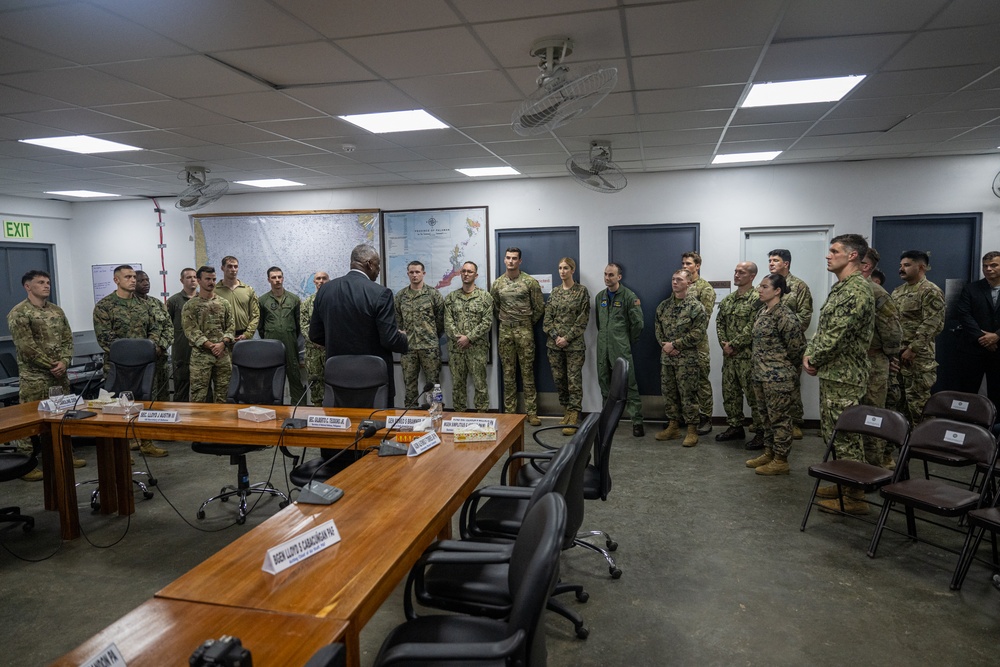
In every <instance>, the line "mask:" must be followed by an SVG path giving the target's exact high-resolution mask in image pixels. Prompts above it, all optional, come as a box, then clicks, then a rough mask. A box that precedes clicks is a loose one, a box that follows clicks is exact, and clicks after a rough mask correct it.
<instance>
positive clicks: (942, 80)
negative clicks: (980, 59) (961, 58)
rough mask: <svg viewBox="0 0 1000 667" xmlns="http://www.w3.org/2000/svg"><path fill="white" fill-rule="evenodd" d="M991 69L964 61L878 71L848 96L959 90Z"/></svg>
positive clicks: (916, 93) (860, 97) (894, 95)
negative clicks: (963, 62)
mask: <svg viewBox="0 0 1000 667" xmlns="http://www.w3.org/2000/svg"><path fill="white" fill-rule="evenodd" d="M991 69H993V67H991V66H989V65H966V66H961V67H932V68H929V69H915V70H910V71H905V72H879V73H878V74H873V75H872V76H870V77H868V78H867V79H865V80H864V81H862V82H861V84H860V85H859V86H858V87H857V88H856V89H855V90H852V91H851V94H850V99H852V100H855V99H868V98H871V97H897V96H900V95H925V94H927V93H951V92H954V91H956V90H960V89H961V88H963V87H965V86H966V85H967V84H969V83H971V82H973V81H975V80H976V79H978V78H980V77H981V76H983V75H984V74H986V73H987V72H989V71H990V70H991Z"/></svg>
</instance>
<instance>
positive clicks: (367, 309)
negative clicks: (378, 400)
mask: <svg viewBox="0 0 1000 667" xmlns="http://www.w3.org/2000/svg"><path fill="white" fill-rule="evenodd" d="M309 340H311V341H312V342H314V343H317V344H319V345H323V346H325V347H326V357H327V358H328V359H329V358H330V357H336V356H339V355H342V354H373V355H375V356H377V357H382V358H383V359H385V364H386V367H387V368H388V369H389V373H390V375H389V379H390V381H389V398H390V403H391V400H392V397H393V395H394V391H393V385H394V384H395V383H394V382H392V353H393V352H399V353H401V354H402V353H404V352H406V351H407V349H409V347H408V344H407V341H406V335H405V334H402V333H400V331H399V325H398V323H397V322H396V312H395V307H394V305H393V298H392V291H391V290H390V289H389V288H387V287H383V286H382V285H379V284H378V283H376V282H373V281H372V280H369V279H368V276H366V275H365V274H363V273H361V272H360V271H350V272H348V273H347V274H346V275H343V276H341V277H339V278H336V279H334V280H331V281H330V282H328V283H326V284H324V285H322V286H321V287H320V288H319V291H318V292H317V293H316V299H315V301H314V302H313V313H312V319H311V320H310V321H309Z"/></svg>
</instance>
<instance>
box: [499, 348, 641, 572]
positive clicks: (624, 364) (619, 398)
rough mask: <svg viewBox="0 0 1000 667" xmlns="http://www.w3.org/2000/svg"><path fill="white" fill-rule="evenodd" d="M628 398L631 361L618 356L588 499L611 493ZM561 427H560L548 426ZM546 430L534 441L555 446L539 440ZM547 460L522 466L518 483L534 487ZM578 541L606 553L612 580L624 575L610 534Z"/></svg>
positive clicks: (590, 469)
mask: <svg viewBox="0 0 1000 667" xmlns="http://www.w3.org/2000/svg"><path fill="white" fill-rule="evenodd" d="M627 398H628V361H626V360H625V359H622V358H621V357H619V358H618V359H616V360H615V363H614V366H612V369H611V382H610V384H609V386H608V398H607V400H605V401H604V407H602V408H601V413H600V414H601V416H600V418H599V419H598V421H597V437H596V438H595V439H594V453H593V458H592V459H591V462H590V463H589V464H587V469H586V470H585V471H584V473H583V497H584V499H586V500H602V501H605V500H607V499H608V494H609V493H610V492H611V444H612V442H613V441H614V438H615V431H617V430H618V424H619V423H620V422H621V418H622V415H623V414H624V413H625V402H626V400H627ZM549 428H559V427H549ZM544 430H546V429H537V430H536V431H535V432H534V433H533V434H532V437H534V438H535V442H537V443H538V444H540V445H542V446H543V447H546V448H548V449H552V448H551V447H549V446H548V445H546V444H545V443H543V442H541V441H540V440H539V439H538V433H539V432H540V431H544ZM547 465H548V464H547V462H546V461H545V460H542V459H533V460H532V461H531V463H530V465H526V466H522V467H521V469H520V470H519V471H518V475H517V483H518V485H519V486H532V485H534V484H536V483H537V482H538V479H539V478H540V477H541V476H542V475H543V474H544V471H545V467H546V466H547ZM576 537H577V539H576V544H577V546H581V547H584V548H587V549H591V550H593V551H596V552H597V553H599V554H601V555H602V556H604V560H606V561H607V563H608V572H609V573H610V574H611V578H612V579H618V578H619V577H621V576H622V571H621V569H620V568H619V567H618V564H617V563H616V562H615V559H614V556H612V555H611V552H612V551H615V550H617V549H618V543H617V542H616V541H615V540H614V539H612V537H611V535H610V534H609V533H607V532H606V531H603V530H587V531H583V532H580V533H578V534H577V536H576ZM587 537H603V538H604V544H605V546H606V547H607V549H602V548H601V547H599V546H597V545H596V544H591V543H590V542H585V541H584V538H587Z"/></svg>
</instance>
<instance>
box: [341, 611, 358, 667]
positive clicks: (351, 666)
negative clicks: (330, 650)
mask: <svg viewBox="0 0 1000 667" xmlns="http://www.w3.org/2000/svg"><path fill="white" fill-rule="evenodd" d="M344 647H345V648H346V649H347V667H361V637H360V635H359V632H358V625H357V623H355V622H354V621H351V622H349V623H348V624H347V630H346V631H345V632H344Z"/></svg>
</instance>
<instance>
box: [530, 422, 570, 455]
mask: <svg viewBox="0 0 1000 667" xmlns="http://www.w3.org/2000/svg"><path fill="white" fill-rule="evenodd" d="M564 428H566V427H565V426H563V425H562V424H559V425H557V426H543V427H542V428H538V429H535V432H534V433H532V434H531V437H532V439H534V441H535V444H536V445H539V446H541V447H544V448H545V449H548V450H551V451H555V450H557V449H559V447H553V446H552V445H547V444H545V443H544V442H542V441H541V440H539V439H538V434H539V433H544V432H545V431H555V430H556V429H564Z"/></svg>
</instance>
